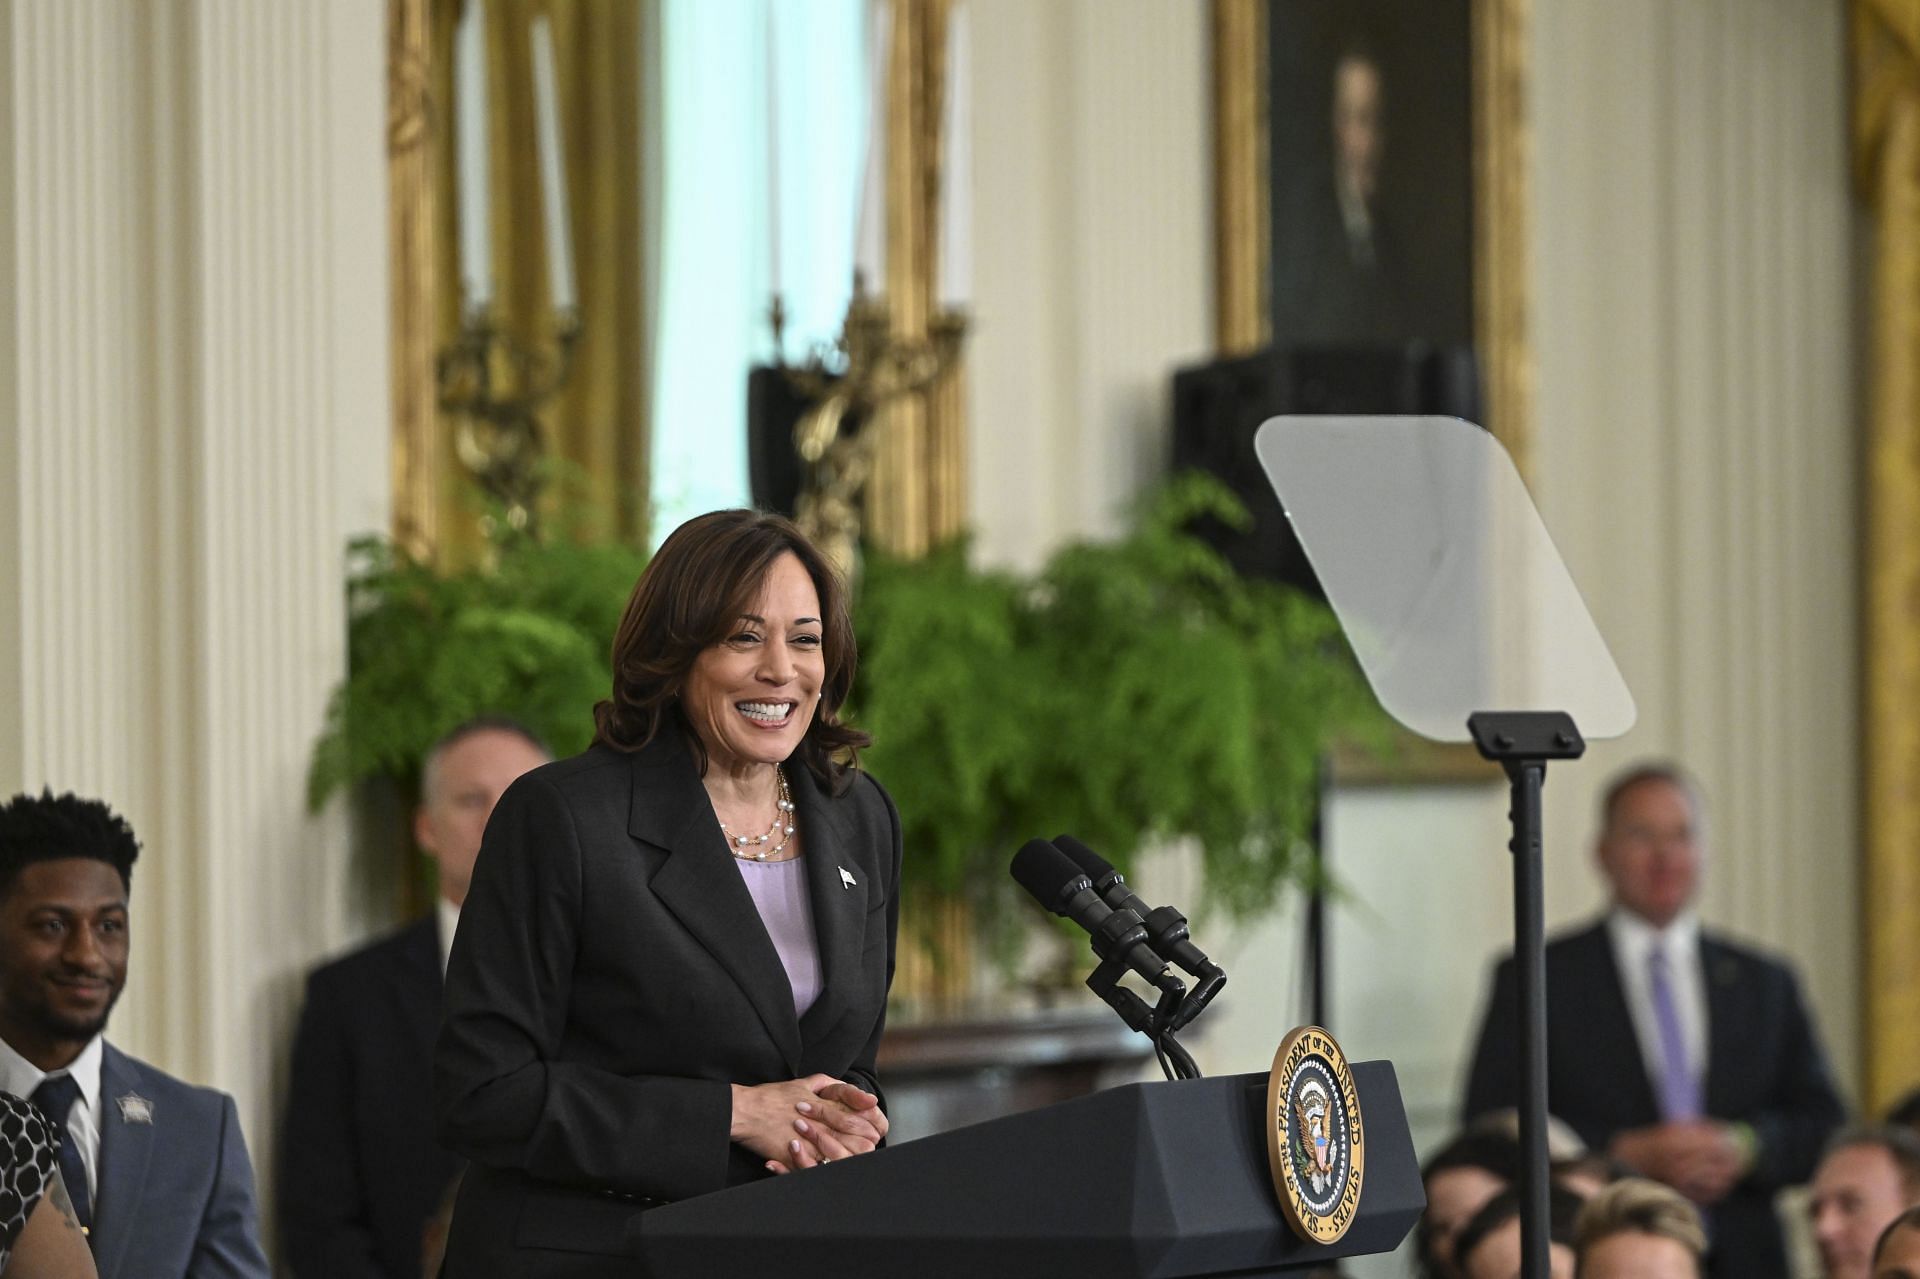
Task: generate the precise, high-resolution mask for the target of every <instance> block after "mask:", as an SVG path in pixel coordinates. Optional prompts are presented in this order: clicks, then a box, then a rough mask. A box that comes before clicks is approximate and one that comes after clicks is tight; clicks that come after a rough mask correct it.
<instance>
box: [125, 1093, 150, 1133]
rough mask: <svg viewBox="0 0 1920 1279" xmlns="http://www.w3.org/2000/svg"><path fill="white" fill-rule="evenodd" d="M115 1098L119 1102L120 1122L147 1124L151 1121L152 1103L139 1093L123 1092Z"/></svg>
mask: <svg viewBox="0 0 1920 1279" xmlns="http://www.w3.org/2000/svg"><path fill="white" fill-rule="evenodd" d="M117 1100H118V1101H119V1103H120V1121H121V1122H122V1123H128V1124H148V1125H151V1124H152V1123H153V1103H152V1102H150V1101H148V1100H147V1099H146V1098H145V1097H142V1096H141V1095H140V1094H139V1093H137V1092H130V1093H123V1094H121V1096H120V1097H119V1098H117Z"/></svg>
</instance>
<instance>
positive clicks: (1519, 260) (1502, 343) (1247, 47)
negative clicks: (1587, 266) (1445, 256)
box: [1212, 0, 1533, 785]
mask: <svg viewBox="0 0 1920 1279" xmlns="http://www.w3.org/2000/svg"><path fill="white" fill-rule="evenodd" d="M1468 2H1469V4H1470V14H1471V18H1470V21H1471V31H1472V36H1471V42H1472V69H1471V76H1472V99H1473V121H1472V133H1473V156H1472V175H1473V176H1472V182H1473V191H1472V209H1473V215H1472V238H1473V269H1472V278H1473V334H1474V344H1475V347H1476V349H1477V351H1478V354H1479V357H1480V367H1481V377H1482V385H1483V392H1484V397H1485V404H1486V417H1487V421H1486V422H1485V423H1484V425H1485V426H1486V427H1487V429H1488V430H1489V431H1491V432H1492V433H1493V435H1494V437H1495V438H1496V439H1498V440H1499V441H1500V442H1501V443H1502V444H1503V445H1504V446H1505V447H1506V449H1507V451H1508V452H1509V453H1510V454H1512V456H1513V459H1514V463H1515V465H1517V466H1518V467H1519V469H1520V473H1521V475H1522V476H1525V475H1527V474H1529V472H1530V470H1531V467H1530V461H1531V452H1532V449H1531V445H1532V424H1533V357H1532V350H1531V345H1530V343H1529V341H1528V295H1527V281H1528V277H1529V270H1530V263H1529V258H1528V240H1527V222H1526V214H1527V155H1528V138H1529V131H1528V123H1527V114H1526V87H1527V65H1526V40H1527V23H1528V17H1529V0H1468ZM1272 3H1273V0H1213V9H1212V28H1213V31H1212V36H1213V115H1214V184H1215V191H1214V238H1215V255H1214V273H1215V278H1214V285H1215V289H1214V296H1215V316H1214V333H1215V346H1216V348H1217V350H1218V352H1219V354H1220V355H1221V356H1230V355H1237V354H1243V353H1245V352H1248V351H1252V350H1257V349H1258V348H1260V347H1262V346H1265V345H1266V344H1267V343H1268V342H1269V341H1270V340H1271V338H1272V331H1273V330H1272V302H1273V299H1272V295H1271V274H1272V263H1271V252H1270V237H1271V234H1272V222H1271V213H1272V205H1271V200H1272V174H1271V173H1270V172H1269V168H1270V166H1269V162H1268V140H1269V132H1268V93H1267V86H1268V82H1269V79H1268V77H1269V67H1268V59H1267V49H1268V43H1267V42H1268V34H1269V32H1268V24H1267V16H1268V13H1269V6H1270V5H1271V4H1272ZM1333 768H1334V777H1335V780H1336V781H1338V782H1339V783H1340V784H1342V785H1378V784H1393V783H1405V782H1422V783H1426V784H1461V783H1473V782H1483V781H1497V780H1499V778H1500V773H1499V770H1498V769H1497V768H1495V767H1494V766H1493V765H1492V764H1489V763H1488V762H1486V761H1485V760H1483V759H1481V758H1480V756H1479V755H1478V753H1477V752H1475V751H1474V750H1473V748H1472V747H1470V746H1465V745H1459V746H1455V745H1442V744H1438V743H1432V742H1428V741H1425V740H1424V739H1419V738H1415V737H1413V736H1412V735H1411V734H1403V735H1401V737H1400V740H1398V741H1397V742H1396V743H1395V744H1394V745H1393V747H1392V748H1390V749H1389V750H1387V751H1386V752H1384V753H1382V754H1376V753H1374V752H1371V751H1368V750H1365V749H1362V748H1359V747H1346V748H1342V749H1341V750H1339V751H1337V752H1336V754H1335V758H1334V763H1333Z"/></svg>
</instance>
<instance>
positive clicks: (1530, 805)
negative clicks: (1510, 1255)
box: [1467, 711, 1587, 1279]
mask: <svg viewBox="0 0 1920 1279" xmlns="http://www.w3.org/2000/svg"><path fill="white" fill-rule="evenodd" d="M1467 731H1468V732H1469V733H1470V734H1471V735H1472V737H1473V744H1474V745H1475V746H1477V747H1479V749H1480V754H1481V755H1482V756H1483V757H1485V758H1487V759H1491V760H1495V761H1497V762H1498V763H1499V765H1500V767H1501V768H1503V769H1505V770H1506V774H1507V781H1508V782H1509V783H1510V784H1511V788H1512V802H1511V807H1510V809H1509V810H1508V812H1507V816H1508V818H1509V819H1510V820H1511V821H1512V822H1513V842H1512V843H1511V844H1508V845H1507V847H1508V848H1509V849H1510V850H1511V851H1512V853H1513V968H1514V975H1515V976H1516V977H1517V978H1518V981H1517V982H1516V983H1515V984H1516V986H1517V987H1518V992H1519V995H1520V1006H1519V1008H1518V1009H1517V1012H1518V1013H1519V1017H1520V1276H1521V1279H1547V1261H1548V1252H1549V1247H1550V1245H1551V1243H1552V1239H1551V1238H1550V1236H1549V1229H1550V1219H1549V1217H1548V1215H1547V936H1546V934H1547V922H1546V916H1547V910H1546V893H1545V890H1544V888H1543V883H1544V880H1545V875H1546V871H1545V866H1544V859H1543V858H1542V856H1541V839H1542V837H1541V830H1540V826H1541V821H1540V811H1541V801H1540V792H1541V789H1542V788H1543V787H1544V786H1545V785H1546V780H1547V761H1548V760H1551V759H1579V758H1580V756H1581V755H1583V754H1584V753H1585V752H1586V749H1587V744H1586V742H1585V740H1584V739H1582V738H1581V736H1580V730H1579V729H1578V728H1576V727H1575V726H1574V722H1573V717H1572V716H1570V715H1568V714H1566V713H1565V712H1563V711H1480V712H1477V713H1475V714H1473V715H1471V716H1469V717H1468V718H1467Z"/></svg>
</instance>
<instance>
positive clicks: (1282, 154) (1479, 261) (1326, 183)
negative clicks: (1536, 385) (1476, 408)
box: [1213, 0, 1531, 474]
mask: <svg viewBox="0 0 1920 1279" xmlns="http://www.w3.org/2000/svg"><path fill="white" fill-rule="evenodd" d="M1526 2H1527V0H1214V9H1213V27H1214V32H1213V34H1214V42H1213V50H1214V52H1213V58H1214V69H1213V70H1214V115H1215V157H1214V158H1215V187H1216V192H1215V234H1216V251H1215V270H1216V280H1215V282H1216V286H1217V291H1216V306H1217V315H1216V333H1217V338H1218V342H1217V345H1218V346H1219V349H1220V352H1221V354H1223V355H1230V354H1237V353H1241V352H1245V351H1249V350H1254V349H1257V348H1259V347H1263V346H1267V345H1269V344H1275V345H1280V346H1316V345H1318V346H1337V345H1346V344H1368V343H1374V344H1397V343H1407V342H1420V343H1427V344H1431V345H1432V346H1435V347H1471V348H1472V349H1473V351H1474V353H1475V355H1476V357H1477V359H1478V362H1479V366H1480V374H1481V379H1482V385H1483V390H1484V397H1483V399H1484V403H1485V405H1486V417H1487V421H1486V422H1485V423H1484V425H1486V426H1487V427H1488V429H1490V430H1491V431H1493V433H1494V434H1495V435H1496V436H1497V437H1498V438H1499V439H1500V440H1501V442H1502V443H1503V444H1505V445H1506V446H1507V449H1508V450H1509V451H1510V452H1511V453H1512V454H1513V455H1514V458H1515V461H1516V462H1517V463H1518V464H1519V465H1520V468H1521V472H1522V474H1525V473H1526V471H1527V437H1528V431H1527V423H1528V414H1529V411H1530V395H1529V391H1530V382H1531V364H1530V359H1529V355H1528V351H1527V342H1526V305H1527V301H1526V273H1527V246H1526V242H1525V231H1526V224H1525V210H1526V193H1525V125H1524V117H1523V89H1524V84H1525V63H1524V40H1525V19H1526Z"/></svg>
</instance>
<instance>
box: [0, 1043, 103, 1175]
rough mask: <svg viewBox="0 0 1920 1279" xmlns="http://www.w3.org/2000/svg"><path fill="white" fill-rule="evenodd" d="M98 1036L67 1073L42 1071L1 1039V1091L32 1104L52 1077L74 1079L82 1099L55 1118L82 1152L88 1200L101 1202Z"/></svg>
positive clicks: (99, 1052)
mask: <svg viewBox="0 0 1920 1279" xmlns="http://www.w3.org/2000/svg"><path fill="white" fill-rule="evenodd" d="M100 1043H101V1039H100V1036H99V1035H95V1036H94V1037H93V1038H92V1039H91V1040H89V1041H88V1043H87V1046H86V1047H85V1048H82V1049H81V1050H80V1055H79V1056H78V1057H75V1058H74V1059H73V1064H72V1065H70V1066H68V1067H67V1068H66V1069H65V1070H51V1071H49V1070H42V1069H40V1068H39V1067H38V1066H36V1065H34V1064H33V1063H32V1062H30V1061H28V1060H27V1059H26V1058H25V1057H22V1056H21V1055H20V1054H19V1053H17V1052H15V1051H14V1050H13V1045H11V1044H9V1043H7V1042H6V1041H5V1040H3V1039H0V1089H5V1090H6V1091H7V1092H10V1093H12V1094H13V1095H14V1096H16V1097H23V1098H27V1099H29V1100H31V1099H32V1097H33V1090H34V1089H36V1088H38V1087H39V1086H40V1082H41V1080H43V1079H46V1078H47V1077H48V1076H49V1075H72V1076H73V1082H74V1083H76V1084H79V1085H80V1096H79V1098H78V1099H77V1100H75V1102H74V1103H73V1108H72V1109H71V1110H69V1111H68V1112H67V1113H66V1114H64V1115H52V1116H49V1118H53V1119H58V1120H59V1121H60V1122H62V1123H64V1124H65V1125H66V1126H67V1136H68V1137H69V1138H70V1139H71V1140H72V1141H73V1143H74V1144H75V1145H76V1146H78V1147H79V1148H80V1162H81V1163H82V1164H83V1165H84V1166H85V1167H86V1170H87V1198H88V1199H89V1200H90V1201H92V1202H94V1203H98V1202H99V1192H100V1056H101V1049H100Z"/></svg>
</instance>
